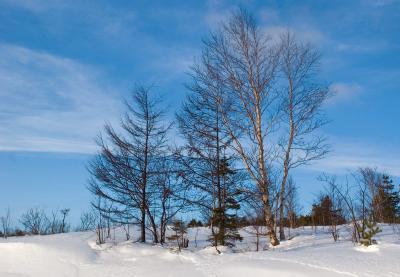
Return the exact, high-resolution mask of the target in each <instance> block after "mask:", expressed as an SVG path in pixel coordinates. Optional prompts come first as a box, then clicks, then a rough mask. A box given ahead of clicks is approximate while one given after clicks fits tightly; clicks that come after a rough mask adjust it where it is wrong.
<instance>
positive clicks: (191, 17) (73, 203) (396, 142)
mask: <svg viewBox="0 0 400 277" xmlns="http://www.w3.org/2000/svg"><path fill="white" fill-rule="evenodd" d="M239 5H240V6H242V7H245V8H247V9H248V10H250V11H251V12H252V13H253V14H254V15H255V16H256V18H257V19H258V22H259V24H260V26H261V28H263V29H264V30H265V31H267V32H269V33H270V34H271V35H272V36H276V35H277V34H278V33H279V32H280V31H282V30H285V29H290V30H292V31H294V32H295V33H296V34H297V36H298V38H300V39H302V40H304V41H309V42H311V43H312V44H313V45H315V47H317V48H318V49H319V51H320V52H321V54H322V60H321V61H322V64H321V79H322V80H324V81H326V82H328V83H329V84H330V86H331V87H332V89H334V90H336V92H337V94H336V96H335V97H334V98H333V99H331V100H330V102H329V103H327V105H326V111H327V114H328V117H329V118H330V119H331V120H332V123H331V124H329V125H327V126H326V127H324V129H323V130H322V131H323V132H324V133H325V134H326V135H327V136H328V138H329V142H330V143H331V145H332V147H333V152H332V153H331V154H330V155H329V157H327V158H326V159H324V160H323V161H320V162H318V163H315V164H313V165H311V166H309V167H307V168H304V169H302V170H298V171H297V172H296V175H297V183H298V185H299V186H301V187H303V188H304V189H303V191H302V193H301V196H302V199H303V206H305V207H307V206H308V205H309V204H310V203H311V201H312V199H313V197H314V195H315V194H316V193H317V192H318V191H319V190H320V184H319V183H318V182H317V181H316V180H315V177H316V176H318V174H320V173H321V172H328V173H333V174H339V175H343V174H344V173H346V172H348V170H352V169H355V168H357V167H359V166H376V167H377V168H378V169H380V170H383V171H386V172H388V173H390V174H392V175H394V176H397V177H399V176H400V128H399V118H400V109H399V103H400V92H399V88H400V66H399V64H400V55H399V54H400V51H399V50H400V24H399V18H400V2H399V1H395V0H393V1H391V0H359V1H340V0H337V1H317V0H316V1H223V0H212V1H151V3H150V1H102V0H97V1H73V0H71V1H61V0H53V1H50V0H36V1H35V0H0V188H1V189H0V191H1V193H0V214H1V213H2V212H1V211H3V210H4V209H5V208H6V207H10V209H11V210H12V212H13V214H15V217H17V216H18V215H19V214H20V213H21V212H22V211H23V210H25V209H27V208H28V207H31V206H42V207H44V208H47V209H52V208H62V207H66V206H68V207H71V208H72V216H73V218H74V220H76V219H77V218H78V217H79V213H80V211H81V210H82V209H85V208H87V207H88V201H89V198H90V195H89V194H88V192H87V191H86V189H85V186H86V180H87V178H88V175H87V173H86V170H85V165H86V163H87V161H88V159H90V157H91V155H92V154H93V153H94V151H95V150H96V148H95V145H94V143H93V138H94V137H95V136H96V135H97V134H98V132H99V129H100V128H101V126H102V125H103V123H104V122H105V121H109V122H111V123H113V122H114V123H115V122H118V115H119V113H120V112H121V111H122V105H121V98H122V97H125V96H127V95H128V94H129V91H130V90H131V89H132V88H133V86H134V85H135V84H137V83H142V84H155V85H156V87H155V89H156V90H157V91H159V92H162V93H163V94H164V95H165V96H166V97H165V98H166V100H167V102H168V104H169V106H170V107H171V116H172V114H173V112H174V109H175V108H176V107H178V106H179V104H180V102H181V100H182V99H183V97H184V95H185V89H184V86H183V84H184V82H185V81H186V80H187V74H186V73H187V72H188V67H189V66H190V64H191V63H192V62H193V61H194V59H195V57H196V56H198V54H199V53H200V51H201V39H202V38H204V37H205V36H207V34H208V32H209V30H212V29H214V28H215V27H216V26H217V25H218V22H220V21H221V20H224V19H225V18H227V17H228V16H229V14H230V12H231V11H232V10H233V9H235V8H237V7H238V6H239Z"/></svg>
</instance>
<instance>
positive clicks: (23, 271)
mask: <svg viewBox="0 0 400 277" xmlns="http://www.w3.org/2000/svg"><path fill="white" fill-rule="evenodd" d="M381 228H382V229H383V232H382V233H380V234H379V235H378V236H377V240H378V243H379V244H378V245H376V246H372V247H369V248H366V247H361V246H355V245H353V243H352V242H350V241H349V240H348V239H347V238H346V234H348V231H347V230H346V226H342V236H343V240H341V241H339V242H337V243H334V242H333V240H332V238H331V237H330V235H329V232H328V230H327V229H326V230H323V229H322V228H321V227H320V228H319V229H318V230H317V232H314V231H313V230H311V229H310V228H306V229H296V230H294V231H292V235H294V238H293V239H291V240H288V241H285V242H282V243H281V245H280V246H278V247H275V248H269V249H268V250H266V251H260V252H255V251H254V247H255V243H254V241H255V237H254V235H252V234H251V232H252V231H251V229H243V230H241V234H242V236H243V237H244V238H245V239H244V240H243V242H242V243H240V244H239V245H238V247H237V248H236V249H235V251H228V249H221V250H222V254H220V255H218V254H217V253H216V251H215V249H214V248H212V247H207V245H208V242H207V236H208V234H209V230H208V229H207V228H193V229H190V231H189V238H190V247H189V249H186V250H184V251H182V252H181V253H176V251H173V250H171V247H161V246H159V245H151V244H145V245H144V244H140V243H132V241H123V236H124V235H123V233H122V232H121V230H116V238H115V239H114V241H110V242H109V243H107V244H106V245H103V246H101V247H100V246H98V245H96V243H95V237H94V234H93V233H91V232H80V233H79V232H78V233H68V234H59V235H49V236H32V237H21V238H9V239H7V240H1V241H0V276H1V277H17V276H29V277H30V276H35V277H36V276H37V277H39V276H40V277H58V276H66V277H67V276H68V277H77V276H79V277H86V276H96V277H102V276H108V277H109V276H114V277H120V276H124V277H125V276H137V277H138V276H174V277H176V276H190V277H197V276H230V277H236V276H291V277H293V276H318V277H321V276H400V237H399V236H398V235H396V234H394V233H393V229H392V227H390V226H381ZM195 237H196V242H197V247H196V246H195V242H194V241H195ZM266 245H267V241H265V240H262V247H264V248H265V247H266ZM224 250H225V251H224Z"/></svg>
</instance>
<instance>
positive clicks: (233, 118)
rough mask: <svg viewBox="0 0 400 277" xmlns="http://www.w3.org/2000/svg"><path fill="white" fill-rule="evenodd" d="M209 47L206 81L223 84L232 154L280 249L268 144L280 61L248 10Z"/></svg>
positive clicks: (235, 17) (224, 116)
mask: <svg viewBox="0 0 400 277" xmlns="http://www.w3.org/2000/svg"><path fill="white" fill-rule="evenodd" d="M204 44H205V51H206V52H207V55H208V56H209V57H210V58H209V59H207V60H206V61H203V63H205V65H204V66H205V67H206V68H208V69H209V70H208V71H209V73H208V76H207V77H208V78H209V79H211V80H214V81H215V82H218V83H219V84H220V88H222V89H223V90H224V101H225V102H229V103H230V104H229V106H228V107H229V108H226V109H224V110H222V120H223V124H224V127H225V129H226V131H227V134H228V135H229V137H230V140H232V149H233V150H234V151H235V153H236V154H237V155H238V157H240V159H241V161H242V163H243V165H244V167H245V168H246V170H247V172H248V174H249V175H250V177H251V178H252V179H253V182H254V183H255V184H256V187H257V190H255V191H257V194H255V195H254V196H255V197H258V198H259V201H261V202H262V203H263V207H264V215H265V222H266V225H267V226H268V231H269V236H270V242H271V244H272V245H278V244H279V241H278V239H277V237H276V234H275V230H274V218H273V213H272V210H271V199H270V187H271V182H270V179H269V178H270V162H271V161H270V157H271V153H270V152H269V150H270V148H271V147H268V146H271V145H268V140H267V136H268V135H269V134H270V132H271V131H272V129H273V127H274V126H275V122H276V118H277V113H276V110H275V109H274V108H273V107H272V105H273V103H274V100H275V99H276V95H275V94H274V93H273V81H274V79H275V77H276V70H277V66H278V61H279V56H278V53H277V51H276V47H274V45H273V44H272V42H271V40H268V37H267V36H266V35H265V34H264V33H263V32H261V31H260V29H259V28H258V27H257V24H256V23H255V20H254V18H253V17H252V16H250V15H249V14H248V13H247V12H246V11H244V10H240V11H239V12H237V13H235V14H233V16H232V17H231V19H230V20H229V21H228V22H227V23H225V24H222V26H221V28H220V30H219V31H217V32H216V33H214V34H212V35H211V36H210V38H209V39H208V40H206V41H205V42H204Z"/></svg>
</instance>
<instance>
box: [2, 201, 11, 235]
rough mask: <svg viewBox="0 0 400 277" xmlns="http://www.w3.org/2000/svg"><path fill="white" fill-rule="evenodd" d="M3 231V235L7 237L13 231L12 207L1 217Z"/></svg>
mask: <svg viewBox="0 0 400 277" xmlns="http://www.w3.org/2000/svg"><path fill="white" fill-rule="evenodd" d="M0 220H1V226H2V231H3V237H4V238H5V239H6V238H7V237H8V235H9V234H10V232H11V212H10V208H8V209H7V211H6V213H5V215H4V216H2V217H1V218H0Z"/></svg>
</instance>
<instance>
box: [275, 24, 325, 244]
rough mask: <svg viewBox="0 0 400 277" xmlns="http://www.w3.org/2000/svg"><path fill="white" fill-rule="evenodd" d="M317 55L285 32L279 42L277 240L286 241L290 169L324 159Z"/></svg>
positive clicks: (320, 89)
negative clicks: (287, 192) (280, 77)
mask: <svg viewBox="0 0 400 277" xmlns="http://www.w3.org/2000/svg"><path fill="white" fill-rule="evenodd" d="M318 63H319V54H318V52H317V51H316V50H314V49H313V48H312V47H311V46H310V45H307V44H303V43H300V42H299V41H297V40H296V38H295V36H294V35H293V34H292V33H290V32H286V33H285V34H282V35H281V39H280V66H279V69H280V70H279V73H280V74H281V75H282V79H283V80H282V86H283V88H282V89H279V90H280V93H279V96H280V99H281V107H280V111H281V113H282V117H281V119H282V129H283V132H284V135H283V136H282V138H281V140H280V142H279V146H280V148H281V153H282V155H281V161H282V170H281V171H282V178H281V184H280V195H279V237H280V239H281V240H283V239H285V232H284V228H283V227H284V226H283V221H284V220H283V217H284V203H285V199H284V198H285V189H286V185H287V179H288V176H289V173H290V170H291V169H293V168H295V167H298V166H301V165H304V164H307V163H309V162H311V161H313V160H317V159H321V158H323V157H324V156H325V155H326V154H327V152H328V145H327V144H326V142H325V138H323V137H322V136H320V135H318V134H317V133H316V131H317V130H318V128H320V127H321V126H322V125H324V124H325V123H326V120H324V118H323V117H322V113H321V108H322V105H323V104H324V102H325V101H326V100H327V98H328V97H329V95H330V93H329V90H328V88H327V87H326V86H323V85H318V84H317V83H316V82H315V79H316V78H315V77H316V75H317V73H318V70H317V69H318Z"/></svg>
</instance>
